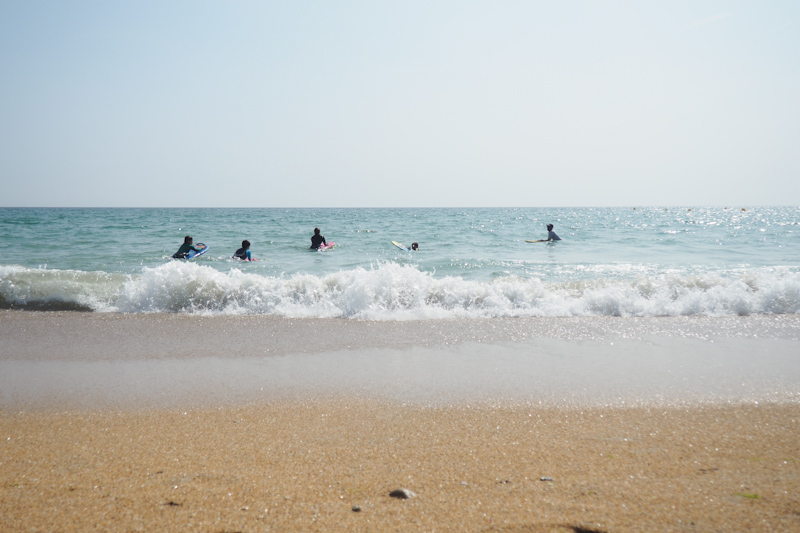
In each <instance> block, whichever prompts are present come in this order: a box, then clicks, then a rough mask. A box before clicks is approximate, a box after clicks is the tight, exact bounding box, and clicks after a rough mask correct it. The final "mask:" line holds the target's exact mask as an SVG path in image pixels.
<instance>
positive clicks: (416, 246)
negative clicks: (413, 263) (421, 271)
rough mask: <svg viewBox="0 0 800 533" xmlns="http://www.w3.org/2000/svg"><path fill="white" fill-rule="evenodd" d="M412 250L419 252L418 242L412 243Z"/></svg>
mask: <svg viewBox="0 0 800 533" xmlns="http://www.w3.org/2000/svg"><path fill="white" fill-rule="evenodd" d="M411 249H412V250H419V244H417V243H416V242H412V243H411Z"/></svg>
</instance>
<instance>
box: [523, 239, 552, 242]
mask: <svg viewBox="0 0 800 533" xmlns="http://www.w3.org/2000/svg"><path fill="white" fill-rule="evenodd" d="M525 242H547V239H539V240H538V241H525Z"/></svg>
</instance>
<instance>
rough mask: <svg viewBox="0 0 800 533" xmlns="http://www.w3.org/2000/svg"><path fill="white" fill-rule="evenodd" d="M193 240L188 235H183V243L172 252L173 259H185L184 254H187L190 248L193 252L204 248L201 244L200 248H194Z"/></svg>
mask: <svg viewBox="0 0 800 533" xmlns="http://www.w3.org/2000/svg"><path fill="white" fill-rule="evenodd" d="M193 242H194V241H193V240H192V238H191V237H190V236H188V235H187V236H186V237H184V238H183V244H181V247H180V248H178V251H177V252H175V253H174V254H172V257H173V258H174V259H186V256H188V255H189V252H191V251H192V250H194V251H195V252H197V253H199V252H200V250H202V249H203V248H205V246H201V247H200V248H195V247H194V245H193V244H192V243H193Z"/></svg>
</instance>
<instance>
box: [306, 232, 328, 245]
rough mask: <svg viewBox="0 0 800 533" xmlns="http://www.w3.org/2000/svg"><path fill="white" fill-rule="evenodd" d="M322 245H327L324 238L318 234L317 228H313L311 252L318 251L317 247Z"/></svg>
mask: <svg viewBox="0 0 800 533" xmlns="http://www.w3.org/2000/svg"><path fill="white" fill-rule="evenodd" d="M323 244H328V243H327V242H325V237H323V236H322V235H320V234H319V228H314V236H313V237H311V248H310V249H311V250H319V247H320V246H322V245H323Z"/></svg>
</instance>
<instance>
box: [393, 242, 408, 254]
mask: <svg viewBox="0 0 800 533" xmlns="http://www.w3.org/2000/svg"><path fill="white" fill-rule="evenodd" d="M392 244H394V245H395V246H397V247H398V248H400V249H401V250H403V251H404V252H410V251H411V248H406V247H405V246H403V245H402V244H400V243H399V242H397V241H392Z"/></svg>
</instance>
